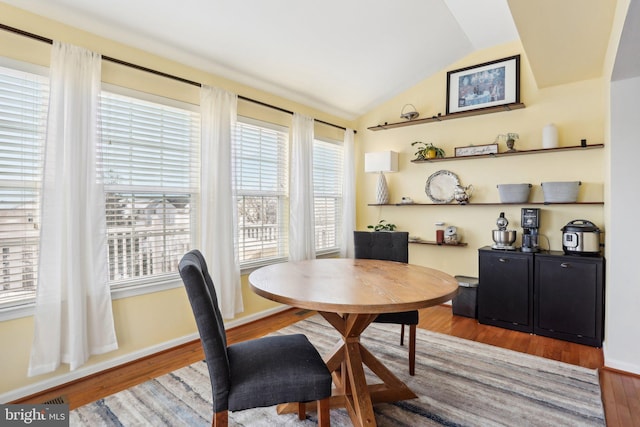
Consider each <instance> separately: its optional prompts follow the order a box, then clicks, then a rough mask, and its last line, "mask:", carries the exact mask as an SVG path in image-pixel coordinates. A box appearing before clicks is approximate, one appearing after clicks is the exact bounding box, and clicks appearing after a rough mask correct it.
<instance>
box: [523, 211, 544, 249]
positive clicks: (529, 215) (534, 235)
mask: <svg viewBox="0 0 640 427" xmlns="http://www.w3.org/2000/svg"><path fill="white" fill-rule="evenodd" d="M521 222H522V247H521V248H520V250H521V251H522V252H539V251H540V245H539V243H538V237H539V234H538V229H539V228H540V209H539V208H522V221H521Z"/></svg>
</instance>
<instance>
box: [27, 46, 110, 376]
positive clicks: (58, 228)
mask: <svg viewBox="0 0 640 427" xmlns="http://www.w3.org/2000/svg"><path fill="white" fill-rule="evenodd" d="M100 62H101V61H100V55H98V54H96V53H93V52H90V51H88V50H86V49H83V48H80V47H77V46H71V45H67V44H63V43H59V42H54V44H53V47H52V53H51V70H50V73H51V77H50V79H51V95H50V100H49V117H48V122H47V138H46V145H45V161H44V177H43V184H42V193H43V196H42V228H41V235H40V260H39V266H38V288H37V295H36V310H35V333H34V340H33V346H32V349H31V358H30V361H29V376H33V375H40V374H43V373H46V372H51V371H54V370H55V369H56V368H57V367H58V366H60V363H61V362H62V363H68V364H69V368H70V369H71V370H74V369H76V368H78V367H79V366H81V365H82V364H84V362H86V361H87V359H88V358H89V356H91V355H93V354H101V353H105V352H107V351H111V350H115V349H117V348H118V343H117V340H116V334H115V328H114V324H113V313H112V309H111V294H110V290H109V284H108V272H107V268H108V267H107V252H106V247H107V246H106V220H105V210H104V203H105V201H104V192H103V189H102V185H101V184H99V181H101V179H100V177H99V176H98V172H97V170H96V162H97V156H96V146H97V138H98V134H97V120H98V98H99V96H100V65H101V64H100Z"/></svg>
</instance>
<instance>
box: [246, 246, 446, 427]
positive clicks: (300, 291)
mask: <svg viewBox="0 0 640 427" xmlns="http://www.w3.org/2000/svg"><path fill="white" fill-rule="evenodd" d="M249 284H250V286H251V289H252V290H253V292H255V293H256V294H258V295H261V296H263V297H265V298H268V299H270V300H273V301H277V302H280V303H283V304H287V305H290V306H293V307H299V308H304V309H308V310H315V311H317V312H318V313H319V314H320V315H322V317H324V318H325V319H326V320H327V322H329V324H331V325H332V326H333V327H334V328H335V329H336V330H337V331H338V332H339V333H340V335H341V337H342V339H341V341H340V342H339V343H337V345H336V346H335V348H334V349H333V351H331V352H330V353H329V354H327V355H325V356H324V361H325V363H326V364H327V367H328V368H329V371H330V372H331V373H332V376H333V383H334V390H333V395H332V397H331V407H332V408H335V407H344V408H346V410H347V412H348V413H349V417H350V418H351V421H352V423H353V425H354V426H375V425H376V420H375V416H374V413H373V403H378V402H393V401H399V400H405V399H413V398H415V397H417V396H416V395H415V394H414V393H413V392H412V391H411V390H410V389H409V387H407V386H406V385H405V384H404V383H403V382H402V381H401V380H400V379H399V378H398V377H396V376H395V375H394V374H393V373H392V372H391V371H389V369H387V368H386V367H385V366H384V365H383V364H382V363H381V362H380V361H379V360H378V359H377V358H376V357H375V355H374V354H372V353H371V352H370V351H369V350H368V349H367V348H366V347H365V346H364V345H362V343H361V342H360V335H361V334H362V332H363V331H364V330H365V329H366V328H367V326H369V324H370V323H371V322H373V320H375V318H376V317H377V315H378V314H380V313H395V312H400V311H408V310H417V309H420V308H426V307H431V306H434V305H437V304H441V303H443V302H446V301H449V300H451V299H452V298H453V297H454V296H455V295H456V294H457V292H458V282H457V280H456V279H455V278H453V277H452V276H450V275H448V274H446V273H444V272H442V271H439V270H435V269H432V268H428V267H423V266H418V265H414V264H405V263H399V262H393V261H381V260H371V259H351V258H330V259H315V260H307V261H299V262H285V263H280V264H273V265H269V266H266V267H262V268H259V269H257V270H255V271H253V272H252V273H251V274H250V275H249ZM365 366H367V367H368V368H369V369H370V370H371V372H373V373H374V374H375V375H376V376H377V377H378V378H379V379H380V380H381V381H382V383H379V384H367V381H366V378H365V370H364V367H365ZM296 409H297V407H296V406H295V405H294V404H291V405H282V406H281V407H279V408H278V411H279V412H280V413H283V412H289V411H295V410H296Z"/></svg>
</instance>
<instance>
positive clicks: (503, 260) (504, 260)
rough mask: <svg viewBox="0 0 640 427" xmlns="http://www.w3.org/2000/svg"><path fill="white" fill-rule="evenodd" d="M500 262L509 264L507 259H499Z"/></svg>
mask: <svg viewBox="0 0 640 427" xmlns="http://www.w3.org/2000/svg"><path fill="white" fill-rule="evenodd" d="M498 261H500V262H509V260H508V259H506V258H498Z"/></svg>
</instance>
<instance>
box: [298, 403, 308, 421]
mask: <svg viewBox="0 0 640 427" xmlns="http://www.w3.org/2000/svg"><path fill="white" fill-rule="evenodd" d="M306 418H307V408H306V406H305V404H304V402H298V419H299V420H301V421H302V420H305V419H306Z"/></svg>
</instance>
